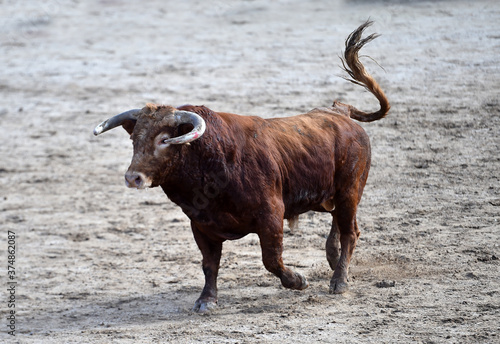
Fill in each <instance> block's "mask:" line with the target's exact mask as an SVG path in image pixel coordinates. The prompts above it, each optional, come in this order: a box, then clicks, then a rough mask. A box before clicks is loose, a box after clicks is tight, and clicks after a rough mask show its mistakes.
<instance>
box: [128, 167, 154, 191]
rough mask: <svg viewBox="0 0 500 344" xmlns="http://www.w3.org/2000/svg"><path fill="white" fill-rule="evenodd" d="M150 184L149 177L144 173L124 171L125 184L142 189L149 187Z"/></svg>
mask: <svg viewBox="0 0 500 344" xmlns="http://www.w3.org/2000/svg"><path fill="white" fill-rule="evenodd" d="M152 184H153V181H152V180H151V178H148V177H147V176H146V175H145V174H144V173H141V172H130V171H128V172H127V173H125V185H127V187H129V188H132V189H140V190H142V189H146V188H150V187H151V186H152Z"/></svg>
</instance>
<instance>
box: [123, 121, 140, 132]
mask: <svg viewBox="0 0 500 344" xmlns="http://www.w3.org/2000/svg"><path fill="white" fill-rule="evenodd" d="M136 122H137V121H133V120H126V121H123V123H122V127H123V129H125V130H126V131H127V133H128V134H129V135H132V133H133V132H134V128H135V123H136Z"/></svg>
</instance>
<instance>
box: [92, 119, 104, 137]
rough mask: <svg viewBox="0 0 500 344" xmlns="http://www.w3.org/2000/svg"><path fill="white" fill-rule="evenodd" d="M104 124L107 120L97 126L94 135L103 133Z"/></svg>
mask: <svg viewBox="0 0 500 344" xmlns="http://www.w3.org/2000/svg"><path fill="white" fill-rule="evenodd" d="M104 124H106V121H104V122H102V123H101V124H99V125H98V126H97V127H95V129H94V135H95V136H97V135H99V134H102V132H103V130H104Z"/></svg>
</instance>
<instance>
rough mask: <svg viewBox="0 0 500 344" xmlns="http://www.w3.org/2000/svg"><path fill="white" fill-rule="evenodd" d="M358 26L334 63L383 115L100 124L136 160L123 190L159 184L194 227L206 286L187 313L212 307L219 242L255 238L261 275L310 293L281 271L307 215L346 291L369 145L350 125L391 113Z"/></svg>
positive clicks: (344, 111) (206, 115)
mask: <svg viewBox="0 0 500 344" xmlns="http://www.w3.org/2000/svg"><path fill="white" fill-rule="evenodd" d="M371 24H372V23H371V22H370V21H367V22H365V23H364V24H362V25H361V26H359V27H358V28H357V29H356V30H355V31H353V32H352V33H351V34H350V35H349V36H348V38H347V39H346V43H345V51H344V56H343V57H342V58H341V60H342V64H343V69H344V70H345V71H346V72H347V73H348V74H349V76H350V78H346V79H348V80H349V81H351V82H353V83H355V84H358V85H361V86H363V87H365V88H366V89H367V90H368V91H369V92H371V93H372V94H373V95H374V96H375V97H376V98H377V99H378V101H379V104H380V109H379V110H378V111H375V112H370V113H367V112H363V111H360V110H358V109H357V108H355V107H354V106H352V105H347V104H343V103H340V102H337V101H335V102H334V103H333V105H332V106H331V107H328V108H316V109H313V110H311V111H309V112H307V113H306V114H302V115H296V116H291V117H284V118H270V119H263V118H261V117H256V116H240V115H236V114H231V113H226V112H215V111H212V110H210V109H209V108H207V107H205V106H193V105H184V106H180V107H177V108H176V107H172V106H166V105H155V104H147V105H146V106H145V107H144V108H142V109H134V110H129V111H127V112H124V113H121V114H119V115H116V116H114V117H112V118H110V119H108V120H106V121H104V122H102V123H101V124H99V125H98V126H97V127H96V128H95V130H94V134H95V135H99V134H101V133H103V132H105V131H107V130H110V129H112V128H115V127H118V126H122V127H123V128H124V129H125V130H126V131H127V132H128V133H129V134H130V138H131V139H132V142H133V149H134V154H133V158H132V162H131V164H130V167H129V168H128V171H127V172H126V174H125V183H126V185H127V186H128V187H130V188H137V189H144V188H152V187H157V186H160V187H161V188H162V189H163V191H164V192H165V194H166V195H167V196H168V198H169V199H170V200H171V201H173V202H174V203H175V204H177V205H178V206H180V208H181V209H182V211H183V212H184V213H185V214H186V215H187V216H188V217H189V219H190V221H191V229H192V232H193V235H194V239H195V241H196V243H197V245H198V247H199V249H200V251H201V253H202V256H203V260H202V267H203V272H204V275H205V285H204V288H203V291H202V292H201V295H200V297H199V298H198V300H197V301H196V302H195V306H194V311H196V312H200V313H205V312H209V311H210V310H211V309H213V308H214V307H215V306H216V304H217V274H218V271H219V264H220V259H221V253H222V245H223V242H224V241H226V240H235V239H239V238H242V237H244V236H246V235H247V234H249V233H256V234H257V235H258V237H259V241H260V246H261V250H262V260H263V263H264V266H265V267H266V269H267V270H269V271H270V272H272V273H273V274H274V275H276V276H277V277H278V278H279V279H280V280H281V283H282V285H283V286H284V287H286V288H290V289H297V290H302V289H305V288H307V287H308V282H307V280H306V278H305V277H304V276H302V275H301V274H299V273H297V272H295V271H293V270H292V269H290V268H289V267H286V266H285V265H284V264H283V260H282V252H283V222H284V219H287V220H292V221H293V220H294V219H297V217H298V216H299V215H300V214H302V213H304V212H308V211H318V212H328V213H330V214H331V215H332V226H331V231H330V234H329V236H328V238H327V240H326V257H327V260H328V263H329V265H330V267H331V268H332V270H333V271H334V272H333V276H332V278H331V281H330V288H329V291H330V293H334V294H339V293H344V292H345V291H346V290H347V289H348V279H349V278H348V268H349V262H350V260H351V256H352V254H353V251H354V248H355V247H356V243H357V240H358V238H359V235H360V231H359V229H358V224H357V221H356V211H357V207H358V204H359V202H360V200H361V195H362V193H363V188H364V186H365V184H366V180H367V178H368V172H369V169H370V160H371V153H370V141H369V138H368V135H367V134H366V132H365V131H364V130H363V129H362V128H361V126H360V125H358V124H357V123H356V122H354V121H353V119H354V120H357V121H361V122H372V121H376V120H378V119H381V118H383V117H385V116H386V115H387V113H388V111H389V109H390V105H389V101H388V100H387V97H386V96H385V94H384V92H383V91H382V89H381V88H380V86H379V85H378V83H377V82H376V81H375V80H374V79H373V77H372V76H371V75H370V74H369V73H367V72H366V70H365V68H364V66H363V65H362V63H361V62H360V61H359V57H358V52H359V50H360V49H361V48H362V47H363V46H364V45H365V44H366V43H368V42H370V41H371V40H373V39H374V38H375V37H377V35H376V34H372V35H370V36H368V37H366V38H362V34H363V31H364V30H365V28H366V27H368V26H369V25H371Z"/></svg>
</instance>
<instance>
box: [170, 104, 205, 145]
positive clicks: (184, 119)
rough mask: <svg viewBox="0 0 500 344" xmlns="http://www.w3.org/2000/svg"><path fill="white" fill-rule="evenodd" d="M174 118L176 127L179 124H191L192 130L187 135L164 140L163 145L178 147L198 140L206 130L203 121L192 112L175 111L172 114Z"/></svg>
mask: <svg viewBox="0 0 500 344" xmlns="http://www.w3.org/2000/svg"><path fill="white" fill-rule="evenodd" d="M174 116H175V125H176V126H179V125H181V124H191V125H193V130H191V131H190V132H189V133H187V134H184V135H181V136H177V137H172V138H171V139H168V140H165V141H164V143H165V144H172V145H180V144H183V143H188V142H191V141H194V140H196V139H199V138H200V137H201V136H202V135H203V133H204V132H205V129H206V128H207V126H206V124H205V120H204V119H203V118H202V117H201V116H200V115H198V114H195V113H194V112H189V111H176V112H175V113H174Z"/></svg>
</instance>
